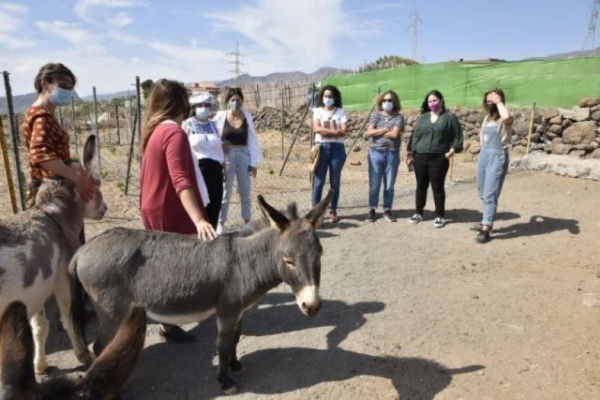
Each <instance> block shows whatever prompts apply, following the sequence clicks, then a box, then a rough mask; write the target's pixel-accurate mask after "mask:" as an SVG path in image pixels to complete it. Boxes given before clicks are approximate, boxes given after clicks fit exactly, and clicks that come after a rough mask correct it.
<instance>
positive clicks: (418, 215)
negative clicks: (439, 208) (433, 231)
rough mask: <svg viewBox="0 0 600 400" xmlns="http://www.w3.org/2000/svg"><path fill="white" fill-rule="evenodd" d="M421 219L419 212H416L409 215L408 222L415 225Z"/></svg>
mask: <svg viewBox="0 0 600 400" xmlns="http://www.w3.org/2000/svg"><path fill="white" fill-rule="evenodd" d="M421 221H423V216H422V215H421V214H419V213H416V214H415V215H413V216H412V217H410V219H409V220H408V222H410V223H411V224H415V225H416V224H418V223H419V222H421Z"/></svg>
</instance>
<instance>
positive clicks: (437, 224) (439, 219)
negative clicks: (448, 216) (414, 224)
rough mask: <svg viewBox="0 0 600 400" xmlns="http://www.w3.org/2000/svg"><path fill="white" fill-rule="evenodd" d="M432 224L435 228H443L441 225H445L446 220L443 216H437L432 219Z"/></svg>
mask: <svg viewBox="0 0 600 400" xmlns="http://www.w3.org/2000/svg"><path fill="white" fill-rule="evenodd" d="M433 225H434V226H435V227H436V228H437V229H440V228H443V227H444V225H446V220H445V219H444V218H442V217H437V218H436V219H435V221H433Z"/></svg>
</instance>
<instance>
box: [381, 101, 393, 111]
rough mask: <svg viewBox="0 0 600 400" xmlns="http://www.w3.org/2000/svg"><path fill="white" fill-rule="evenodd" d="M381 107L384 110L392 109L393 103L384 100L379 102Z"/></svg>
mask: <svg viewBox="0 0 600 400" xmlns="http://www.w3.org/2000/svg"><path fill="white" fill-rule="evenodd" d="M381 108H383V110H384V111H392V110H393V109H394V103H392V102H389V101H384V102H383V103H381Z"/></svg>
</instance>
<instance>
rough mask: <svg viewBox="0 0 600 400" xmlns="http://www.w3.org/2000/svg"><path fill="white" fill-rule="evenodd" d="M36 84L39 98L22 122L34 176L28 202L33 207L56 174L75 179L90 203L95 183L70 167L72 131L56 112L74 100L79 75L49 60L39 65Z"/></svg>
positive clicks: (32, 176)
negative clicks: (44, 185)
mask: <svg viewBox="0 0 600 400" xmlns="http://www.w3.org/2000/svg"><path fill="white" fill-rule="evenodd" d="M33 83H34V87H35V90H36V91H37V93H38V97H37V99H36V100H35V102H34V103H33V104H32V105H31V107H30V108H29V109H28V110H27V112H26V114H25V120H24V121H23V125H22V131H23V137H24V139H25V144H26V146H27V149H28V160H29V167H30V178H31V181H30V183H29V185H28V189H29V191H28V194H27V202H28V204H29V206H32V205H33V204H34V201H35V194H36V192H37V189H38V188H39V186H40V185H41V183H42V180H43V179H48V178H53V177H62V178H65V179H69V180H70V181H72V182H74V183H75V185H76V187H77V191H78V192H79V194H80V195H81V197H82V198H83V201H84V202H87V201H88V200H90V199H91V197H92V193H93V184H94V183H93V182H92V181H91V180H90V179H89V178H87V177H84V176H82V175H79V174H78V173H77V172H76V171H75V170H73V169H71V168H69V167H68V166H67V163H68V162H70V160H71V153H70V149H69V142H70V140H69V134H68V133H67V132H66V131H64V130H63V129H62V127H61V126H60V123H59V122H58V119H57V118H56V116H55V114H54V113H55V111H56V108H57V107H58V106H65V105H67V104H69V103H70V102H71V97H72V95H73V88H74V87H75V84H76V83H77V78H76V77H75V75H74V74H73V72H71V70H70V69H69V68H67V67H66V66H64V65H63V64H60V63H49V64H46V65H44V66H43V67H42V68H40V70H39V72H38V74H37V76H36V77H35V79H34V82H33Z"/></svg>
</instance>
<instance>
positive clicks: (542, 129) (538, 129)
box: [535, 124, 548, 134]
mask: <svg viewBox="0 0 600 400" xmlns="http://www.w3.org/2000/svg"><path fill="white" fill-rule="evenodd" d="M535 131H536V132H539V133H542V134H543V133H546V132H547V131H548V125H546V124H540V125H538V126H537V127H536V128H535Z"/></svg>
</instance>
